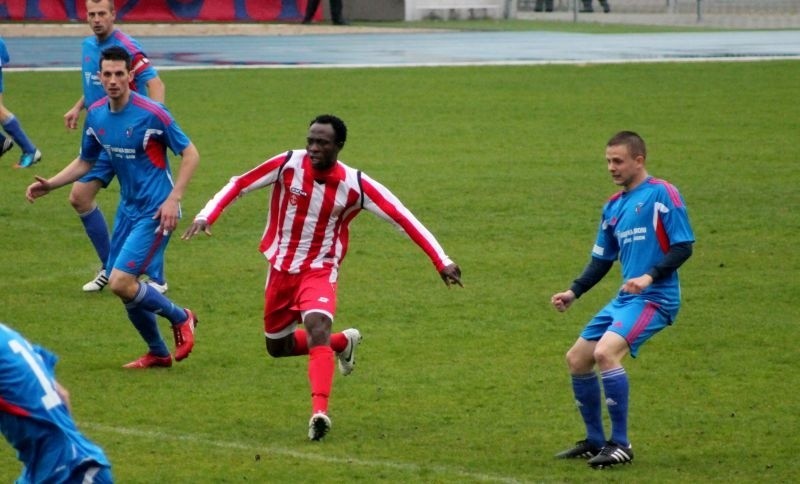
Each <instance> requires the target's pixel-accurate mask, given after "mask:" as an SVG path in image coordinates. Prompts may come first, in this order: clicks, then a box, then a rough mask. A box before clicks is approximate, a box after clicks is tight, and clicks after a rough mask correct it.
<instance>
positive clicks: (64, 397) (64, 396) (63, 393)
mask: <svg viewBox="0 0 800 484" xmlns="http://www.w3.org/2000/svg"><path fill="white" fill-rule="evenodd" d="M55 383H56V393H58V396H59V397H61V401H62V402H64V405H65V406H66V407H67V411H68V412H70V413H72V404H71V403H70V401H69V391H68V390H67V389H66V388H64V387H62V386H61V384H60V383H58V382H55Z"/></svg>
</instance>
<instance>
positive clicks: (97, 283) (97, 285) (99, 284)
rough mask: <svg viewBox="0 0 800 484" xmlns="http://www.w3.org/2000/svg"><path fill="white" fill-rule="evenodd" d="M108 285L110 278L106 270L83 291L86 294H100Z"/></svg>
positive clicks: (85, 285) (86, 285)
mask: <svg viewBox="0 0 800 484" xmlns="http://www.w3.org/2000/svg"><path fill="white" fill-rule="evenodd" d="M107 284H108V276H107V275H106V271H105V269H101V270H100V272H98V273H97V275H96V276H95V277H94V279H92V280H91V281H89V282H87V283H86V284H84V285H83V290H84V292H98V291H102V290H103V288H104V287H106V285H107Z"/></svg>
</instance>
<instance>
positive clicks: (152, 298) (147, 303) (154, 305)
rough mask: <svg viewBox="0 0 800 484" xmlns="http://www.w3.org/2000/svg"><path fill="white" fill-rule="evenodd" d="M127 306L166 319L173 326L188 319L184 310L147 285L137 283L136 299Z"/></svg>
mask: <svg viewBox="0 0 800 484" xmlns="http://www.w3.org/2000/svg"><path fill="white" fill-rule="evenodd" d="M128 304H131V305H136V306H139V307H141V308H142V309H144V310H145V311H150V312H151V313H155V314H159V315H161V316H163V317H165V318H167V319H168V320H169V322H170V323H172V324H173V325H175V324H181V323H182V322H184V321H186V319H187V318H188V317H189V316H188V314H186V310H184V309H183V308H182V307H180V306H177V305H176V304H175V303H173V302H172V301H170V300H169V299H168V298H167V297H166V296H164V295H163V294H161V293H159V292H158V291H156V290H155V289H153V288H152V287H150V286H149V285H147V284H142V283H139V291H137V292H136V297H134V298H133V301H130V302H129V303H128ZM126 307H127V305H126Z"/></svg>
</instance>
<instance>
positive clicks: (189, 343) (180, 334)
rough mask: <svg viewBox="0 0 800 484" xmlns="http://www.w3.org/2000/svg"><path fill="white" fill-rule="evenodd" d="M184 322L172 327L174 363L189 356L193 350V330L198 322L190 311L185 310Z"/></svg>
mask: <svg viewBox="0 0 800 484" xmlns="http://www.w3.org/2000/svg"><path fill="white" fill-rule="evenodd" d="M185 311H186V321H184V322H182V323H181V324H175V325H173V326H172V336H174V337H175V361H181V360H184V359H186V358H187V357H188V356H189V353H191V352H192V348H194V329H195V327H196V326H197V324H198V323H199V322H200V321H198V320H197V317H196V316H195V315H194V313H193V312H192V310H191V309H185Z"/></svg>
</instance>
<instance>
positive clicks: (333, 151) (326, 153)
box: [306, 123, 341, 170]
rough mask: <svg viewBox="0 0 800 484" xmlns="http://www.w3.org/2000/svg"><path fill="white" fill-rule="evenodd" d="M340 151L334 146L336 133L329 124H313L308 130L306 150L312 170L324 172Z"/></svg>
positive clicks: (331, 164) (334, 161) (337, 146)
mask: <svg viewBox="0 0 800 484" xmlns="http://www.w3.org/2000/svg"><path fill="white" fill-rule="evenodd" d="M340 149H341V148H340V147H339V145H337V144H336V133H335V132H334V131H333V126H331V125H330V124H319V123H314V124H312V125H311V126H310V127H309V128H308V136H307V137H306V150H307V151H308V156H309V157H310V158H311V166H313V167H314V168H316V169H318V170H325V169H327V168H330V167H331V166H333V164H334V163H336V158H337V157H338V156H339V150H340Z"/></svg>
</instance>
